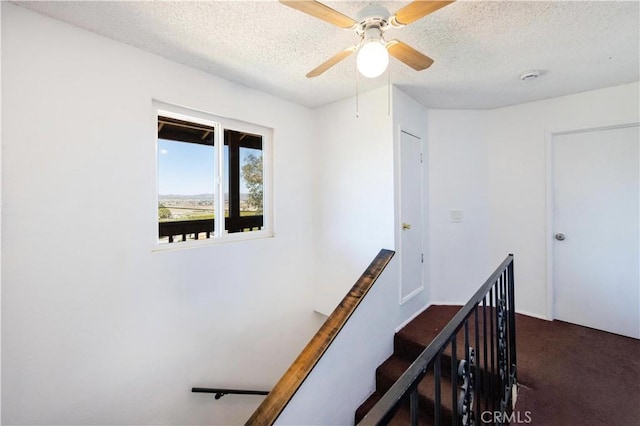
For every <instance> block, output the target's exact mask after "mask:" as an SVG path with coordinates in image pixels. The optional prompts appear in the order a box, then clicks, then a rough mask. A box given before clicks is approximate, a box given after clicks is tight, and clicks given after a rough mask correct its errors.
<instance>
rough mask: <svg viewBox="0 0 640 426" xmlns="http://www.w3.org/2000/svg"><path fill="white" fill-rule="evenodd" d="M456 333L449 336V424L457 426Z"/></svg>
mask: <svg viewBox="0 0 640 426" xmlns="http://www.w3.org/2000/svg"><path fill="white" fill-rule="evenodd" d="M457 335H458V333H457V332H456V333H453V336H451V393H452V394H453V395H452V399H453V401H452V404H451V411H452V413H451V414H452V416H451V424H452V425H453V426H458V412H457V410H456V407H457V406H458V374H457V373H458V371H457V370H458V367H457V364H458V363H457V354H456V343H457V342H456V338H457Z"/></svg>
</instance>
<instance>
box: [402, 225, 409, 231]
mask: <svg viewBox="0 0 640 426" xmlns="http://www.w3.org/2000/svg"><path fill="white" fill-rule="evenodd" d="M402 229H403V230H404V231H406V230H408V229H411V225H410V224H408V223H402Z"/></svg>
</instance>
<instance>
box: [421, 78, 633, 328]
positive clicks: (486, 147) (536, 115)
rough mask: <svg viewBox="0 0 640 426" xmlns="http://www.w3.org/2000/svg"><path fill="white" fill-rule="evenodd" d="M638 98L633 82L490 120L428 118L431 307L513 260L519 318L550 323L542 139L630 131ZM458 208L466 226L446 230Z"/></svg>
mask: <svg viewBox="0 0 640 426" xmlns="http://www.w3.org/2000/svg"><path fill="white" fill-rule="evenodd" d="M639 92H640V86H639V84H638V83H631V84H625V85H622V86H616V87H611V88H605V89H600V90H594V91H589V92H585V93H579V94H575V95H570V96H564V97H560V98H554V99H547V100H543V101H538V102H532V103H527V104H522V105H516V106H510V107H505V108H499V109H494V110H488V111H456V110H449V111H444V110H430V111H429V113H428V116H429V147H430V162H429V166H430V169H431V175H430V179H431V184H430V190H431V194H430V201H431V208H430V214H431V227H430V229H431V265H432V274H431V281H432V288H433V297H432V299H433V302H434V303H438V302H446V303H464V302H465V301H466V299H467V298H468V297H469V296H470V295H471V294H472V289H474V288H477V287H478V286H479V285H480V284H482V283H483V282H484V280H485V278H486V276H487V275H488V274H489V273H490V272H491V271H492V270H493V268H495V267H496V266H497V265H498V264H499V263H500V262H501V261H502V260H503V259H504V257H505V256H506V255H507V254H508V253H513V254H514V255H515V262H516V266H515V271H516V285H517V290H516V306H517V308H518V310H519V311H521V312H526V313H530V314H533V315H537V316H541V317H547V315H548V295H547V269H546V268H547V260H546V256H547V252H546V241H547V240H546V238H547V230H546V226H547V211H546V197H547V193H546V167H547V164H546V158H547V157H546V151H545V149H546V143H547V142H546V141H547V135H548V134H549V133H550V132H556V131H567V130H573V129H584V128H590V127H600V126H605V125H614V124H622V123H631V122H637V121H638V120H639V107H638V104H639V99H640V97H639ZM458 206H459V207H460V208H461V209H462V210H464V222H462V223H449V218H448V217H447V215H448V209H449V208H450V207H451V208H456V207H458ZM458 262H463V266H462V267H461V266H457V265H459V263H458Z"/></svg>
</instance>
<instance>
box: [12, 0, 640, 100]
mask: <svg viewBox="0 0 640 426" xmlns="http://www.w3.org/2000/svg"><path fill="white" fill-rule="evenodd" d="M369 3H376V4H381V5H383V6H385V7H386V8H387V9H389V11H391V12H392V13H393V12H394V11H396V10H398V9H399V8H400V7H402V6H403V5H405V4H407V3H408V2H406V1H405V2H398V1H385V2H354V1H327V2H326V4H327V5H329V6H331V7H332V8H334V9H336V10H338V11H340V12H342V13H344V14H346V15H348V16H351V17H355V16H356V14H357V12H358V10H360V9H361V8H362V7H364V6H365V5H367V4H369ZM16 4H19V5H21V6H23V7H26V8H29V9H32V10H35V11H38V12H40V13H43V14H45V15H48V16H51V17H53V18H56V19H59V20H62V21H65V22H68V23H70V24H73V25H76V26H78V27H81V28H85V29H87V30H90V31H93V32H96V33H98V34H101V35H104V36H106V37H109V38H112V39H114V40H118V41H121V42H123V43H127V44H130V45H133V46H137V47H139V48H141V49H144V50H147V51H149V52H153V53H156V54H158V55H161V56H163V57H166V58H169V59H172V60H174V61H177V62H180V63H182V64H186V65H190V66H192V67H195V68H198V69H201V70H203V71H206V72H209V73H211V74H215V75H217V76H220V77H223V78H225V79H227V80H231V81H234V82H237V83H240V84H243V85H245V86H249V87H253V88H256V89H258V90H261V91H264V92H268V93H271V94H273V95H275V96H278V97H281V98H284V99H288V100H291V101H293V102H296V103H298V104H301V105H305V106H308V107H312V108H313V107H318V106H321V105H324V104H327V103H330V102H333V101H336V100H338V99H342V98H345V97H348V96H352V95H353V94H355V90H356V71H355V55H352V56H351V57H349V58H348V59H346V60H344V61H343V62H341V63H339V64H338V65H336V66H335V67H333V68H331V69H330V70H329V71H327V72H326V73H325V74H323V75H321V76H320V77H317V78H314V79H307V78H306V77H305V74H306V73H307V72H308V71H310V70H311V69H313V68H315V67H316V66H317V65H319V64H320V63H322V62H323V61H325V60H326V59H328V58H329V57H330V56H332V55H333V54H335V53H337V52H338V51H340V50H342V49H344V48H346V47H348V46H352V45H353V44H355V43H356V42H357V41H358V37H357V36H356V35H355V33H352V32H349V31H346V30H341V29H339V28H337V27H334V26H332V25H330V24H328V23H326V22H324V21H320V20H318V19H314V18H312V17H310V16H308V15H305V14H302V13H300V12H298V11H296V10H293V9H291V8H288V7H286V6H283V5H281V4H279V3H278V2H277V1H275V0H272V1H195V2H194V1H191V2H186V1H153V2H123V1H114V2H111V1H101V2H83V1H73V2H60V1H51V2H16ZM386 34H387V36H386V37H387V39H391V38H398V39H400V40H402V41H404V42H405V43H408V44H410V45H411V46H413V47H415V48H416V49H418V50H420V51H422V52H423V53H425V54H426V55H428V56H430V57H431V58H433V59H434V60H435V63H434V64H433V66H431V68H429V69H427V70H425V71H421V72H416V71H413V70H412V69H410V68H408V67H407V66H406V65H404V64H402V63H399V62H397V61H395V60H392V63H391V68H390V79H391V82H392V83H393V84H396V85H398V86H399V87H400V88H402V89H403V90H404V91H406V92H407V93H409V94H410V95H411V96H412V97H413V98H415V99H416V100H418V101H419V102H421V103H422V104H423V105H425V106H427V107H430V108H478V109H484V108H495V107H500V106H506V105H512V104H517V103H521V102H527V101H532V100H537V99H544V98H549V97H555V96H560V95H565V94H570V93H576V92H581V91H585V90H591V89H596V88H601V87H607V86H613V85H617V84H623V83H627V82H632V81H637V80H639V79H640V71H639V67H640V2H638V1H637V0H636V1H553V2H547V1H480V0H468V1H457V2H455V3H453V4H451V5H449V6H447V7H444V8H442V9H440V10H438V11H436V12H434V13H433V14H431V15H429V16H427V17H425V18H423V19H421V20H419V21H417V22H415V23H413V24H411V25H409V26H407V27H405V28H401V29H391V30H389V31H388V32H387V33H386ZM530 69H537V70H541V71H542V76H541V77H540V78H538V79H537V80H533V81H521V80H520V78H519V76H520V74H521V73H522V72H523V71H527V70H530ZM387 81H388V77H387V74H383V76H381V77H379V78H377V79H373V80H368V79H365V78H363V77H360V78H359V84H360V90H361V91H365V90H369V89H372V88H375V87H379V86H382V85H385V84H387Z"/></svg>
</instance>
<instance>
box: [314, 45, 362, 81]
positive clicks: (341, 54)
mask: <svg viewBox="0 0 640 426" xmlns="http://www.w3.org/2000/svg"><path fill="white" fill-rule="evenodd" d="M357 49H358V47H357V46H351V47H349V48H347V49H344V50H343V51H342V52H339V53H336V54H335V55H333V56H332V57H331V58H329V59H328V60H326V61H324V62H323V63H322V64H321V65H320V66H318V67H316V68H314V69H313V70H311V71H309V72H308V73H307V78H313V77H317V76H319V75H320V74H322V73H323V72H325V71H326V70H328V69H329V68H331V67H332V66H334V65H335V64H337V63H338V62H340V61H341V60H343V59H345V58H346V57H348V56H349V55H351V54H352V53H353V52H355V51H356V50H357Z"/></svg>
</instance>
